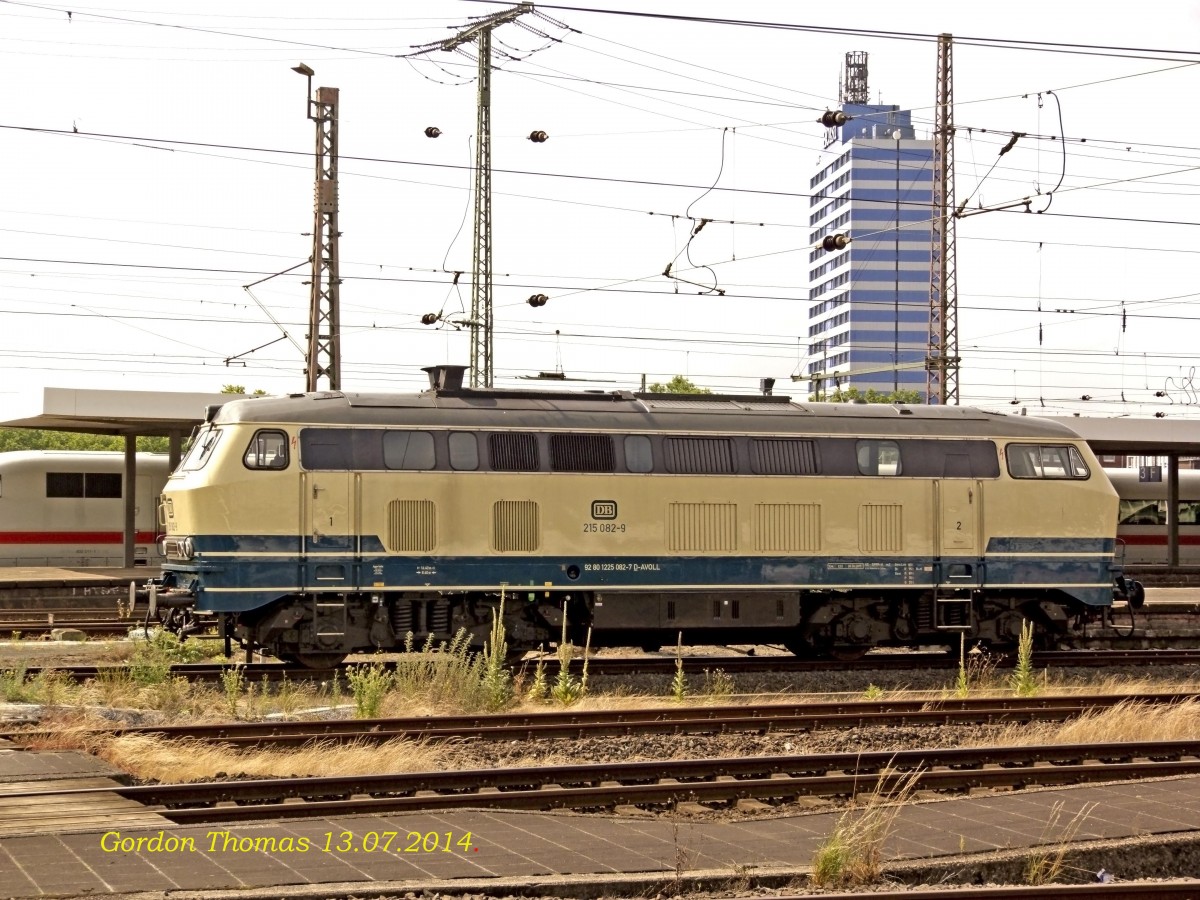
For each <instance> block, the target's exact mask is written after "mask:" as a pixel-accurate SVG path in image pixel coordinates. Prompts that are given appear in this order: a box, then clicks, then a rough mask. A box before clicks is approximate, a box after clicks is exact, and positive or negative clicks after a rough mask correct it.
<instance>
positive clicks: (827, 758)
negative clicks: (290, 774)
mask: <svg viewBox="0 0 1200 900" xmlns="http://www.w3.org/2000/svg"><path fill="white" fill-rule="evenodd" d="M1197 773H1200V741H1197V740H1184V741H1144V742H1124V743H1121V742H1118V743H1113V744H1071V745H1066V744H1064V745H1040V746H1032V747H979V748H955V749H935V750H905V751H895V752H891V751H871V752H864V753H821V754H809V755H786V756H759V757H738V758H727V759H696V760H649V761H642V762H627V763H599V764H579V765H566V766H536V767H527V766H526V767H519V768H508V769H503V768H492V769H471V770H459V771H446V772H418V773H400V774H377V775H347V776H323V777H317V778H276V779H252V780H238V781H222V782H197V783H189V784H160V785H135V786H129V787H124V786H117V787H105V788H60V789H56V790H50V791H39V790H37V789H36V788H31V789H29V790H24V791H17V792H12V793H6V794H5V797H6V798H17V797H31V798H33V797H36V798H39V799H42V798H50V797H54V798H59V799H64V798H69V797H73V796H79V795H83V794H96V793H108V794H117V795H119V796H121V797H124V798H126V799H129V800H136V801H137V802H140V803H143V804H146V805H147V807H148V808H150V809H152V810H153V811H156V812H159V813H161V814H162V815H164V816H166V817H167V818H169V819H171V820H172V821H174V822H176V823H179V824H191V823H201V822H229V821H246V820H251V819H276V818H291V817H310V816H317V815H349V814H352V813H353V814H362V813H384V812H389V813H390V812H401V811H413V810H446V809H462V808H488V809H521V810H550V809H575V810H598V809H612V808H613V807H615V806H619V805H635V806H652V807H654V806H663V805H670V804H675V803H679V802H696V803H708V804H730V803H734V802H736V801H738V800H743V799H755V800H759V801H768V802H770V801H773V802H776V803H786V802H791V801H794V800H796V799H797V798H799V797H804V796H809V797H812V796H819V797H846V796H854V795H856V794H870V793H873V792H876V791H880V792H888V791H894V790H896V789H897V787H898V786H899V785H900V784H903V783H908V781H909V780H910V779H911V787H912V788H913V789H922V790H935V791H964V790H968V789H970V788H998V787H1008V788H1022V787H1026V786H1031V785H1037V786H1055V785H1058V786H1061V785H1074V784H1085V783H1093V782H1099V781H1128V780H1138V779H1144V778H1157V777H1167V776H1180V775H1195V774H1197ZM298 801H303V802H298Z"/></svg>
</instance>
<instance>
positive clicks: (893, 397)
mask: <svg viewBox="0 0 1200 900" xmlns="http://www.w3.org/2000/svg"><path fill="white" fill-rule="evenodd" d="M808 399H809V400H812V401H818V400H825V401H828V402H829V403H854V402H855V401H857V400H865V401H866V402H867V403H916V404H919V403H920V402H921V392H920V391H916V390H900V391H888V392H887V393H886V394H885V393H884V392H883V391H877V390H875V389H874V388H871V389H870V390H868V391H867V392H866V393H865V394H864V393H862V392H861V391H860V390H859V389H858V388H856V387H852V388H838V389H837V390H836V391H834V392H833V393H832V394H827V395H824V396H821V395H819V394H810V395H809V397H808Z"/></svg>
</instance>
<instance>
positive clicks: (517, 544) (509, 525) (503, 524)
mask: <svg viewBox="0 0 1200 900" xmlns="http://www.w3.org/2000/svg"><path fill="white" fill-rule="evenodd" d="M540 545H541V533H540V529H539V527H538V505H537V503H535V502H534V501H533V500H497V501H496V502H495V504H494V505H493V506H492V546H493V547H494V548H495V549H496V550H499V551H506V550H507V551H516V552H524V553H529V552H532V551H534V550H537V549H538V547H539V546H540Z"/></svg>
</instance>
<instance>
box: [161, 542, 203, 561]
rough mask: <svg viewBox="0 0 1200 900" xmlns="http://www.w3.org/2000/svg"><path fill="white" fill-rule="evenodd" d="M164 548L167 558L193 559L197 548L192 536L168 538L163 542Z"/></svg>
mask: <svg viewBox="0 0 1200 900" xmlns="http://www.w3.org/2000/svg"><path fill="white" fill-rule="evenodd" d="M163 550H164V551H165V555H166V557H167V559H191V558H192V557H193V556H195V555H196V548H195V545H194V544H193V543H192V539H191V538H190V537H185V538H167V539H166V541H164V542H163Z"/></svg>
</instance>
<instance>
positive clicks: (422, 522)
mask: <svg viewBox="0 0 1200 900" xmlns="http://www.w3.org/2000/svg"><path fill="white" fill-rule="evenodd" d="M387 517H388V530H387V541H388V549H389V550H392V551H394V552H396V553H405V552H408V553H428V552H430V551H431V550H433V548H434V546H436V544H437V515H436V513H435V511H434V505H433V501H432V500H393V501H392V502H391V503H389V504H388V509H387Z"/></svg>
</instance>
